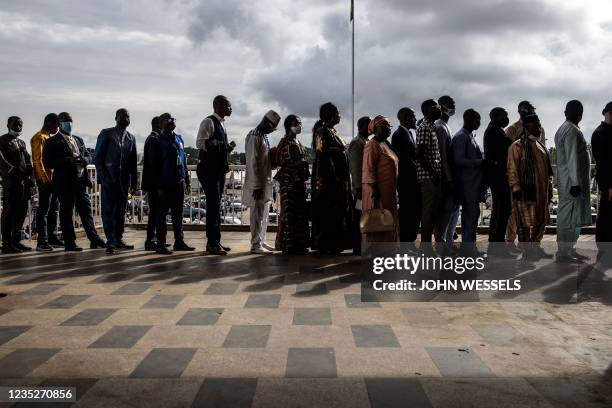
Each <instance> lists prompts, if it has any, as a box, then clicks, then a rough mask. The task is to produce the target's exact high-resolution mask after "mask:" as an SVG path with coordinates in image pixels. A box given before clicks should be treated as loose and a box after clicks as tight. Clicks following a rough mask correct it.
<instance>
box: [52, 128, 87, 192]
mask: <svg viewBox="0 0 612 408" xmlns="http://www.w3.org/2000/svg"><path fill="white" fill-rule="evenodd" d="M72 137H74V140H75V142H76V145H77V147H78V148H79V156H80V157H81V158H82V160H83V161H84V163H85V166H87V164H90V163H91V155H90V154H89V151H88V150H87V149H86V148H85V143H84V142H83V139H81V138H80V137H79V136H76V135H73V136H72ZM72 157H73V154H72V150H71V149H70V146H68V142H66V139H64V136H63V135H62V134H61V132H57V133H56V134H55V135H54V136H52V137H51V138H50V139H49V140H47V142H46V143H45V146H44V149H43V164H44V165H45V168H48V169H52V170H53V177H52V178H51V186H52V187H53V189H54V190H55V191H62V190H66V189H68V188H70V187H73V186H74V185H75V184H77V183H78V184H80V185H85V183H86V182H87V169H85V171H83V173H82V174H80V175H79V174H78V169H77V166H76V165H75V164H74V162H72V161H71V160H70V159H71V158H72Z"/></svg>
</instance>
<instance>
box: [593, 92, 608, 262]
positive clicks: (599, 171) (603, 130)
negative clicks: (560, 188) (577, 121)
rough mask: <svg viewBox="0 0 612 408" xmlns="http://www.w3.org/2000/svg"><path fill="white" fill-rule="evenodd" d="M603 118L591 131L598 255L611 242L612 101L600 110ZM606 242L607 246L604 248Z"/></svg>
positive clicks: (601, 253)
mask: <svg viewBox="0 0 612 408" xmlns="http://www.w3.org/2000/svg"><path fill="white" fill-rule="evenodd" d="M602 115H604V120H603V122H601V124H600V125H599V126H598V127H597V129H595V131H594V132H593V136H592V137H591V147H592V149H593V158H594V159H595V180H597V186H598V187H599V205H598V211H597V228H596V230H595V241H596V242H597V245H598V247H599V255H598V257H600V256H601V255H603V251H604V249H608V250H609V249H610V247H609V245H610V243H611V242H612V160H610V152H612V102H608V104H607V105H606V107H605V108H604V109H603V111H602ZM605 243H607V245H608V248H604V245H606V244H605Z"/></svg>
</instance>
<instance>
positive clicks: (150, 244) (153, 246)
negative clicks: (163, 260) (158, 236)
mask: <svg viewBox="0 0 612 408" xmlns="http://www.w3.org/2000/svg"><path fill="white" fill-rule="evenodd" d="M144 249H145V251H157V242H154V241H145V244H144Z"/></svg>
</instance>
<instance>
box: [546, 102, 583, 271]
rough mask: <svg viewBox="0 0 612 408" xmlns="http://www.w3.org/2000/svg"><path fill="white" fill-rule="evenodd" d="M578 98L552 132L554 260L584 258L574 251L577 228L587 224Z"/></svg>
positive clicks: (578, 230)
mask: <svg viewBox="0 0 612 408" xmlns="http://www.w3.org/2000/svg"><path fill="white" fill-rule="evenodd" d="M582 114H583V107H582V103H580V101H576V100H574V101H570V102H568V103H567V106H566V108H565V117H566V121H565V122H564V123H563V125H561V127H560V128H559V130H558V131H557V134H556V135H555V146H556V147H557V190H558V191H559V209H558V212H557V245H558V251H557V256H556V261H557V262H563V263H568V262H569V263H580V262H581V261H582V260H584V259H586V257H584V256H582V255H579V254H577V253H576V249H575V245H576V241H578V237H579V236H580V228H581V227H583V226H585V225H590V224H591V191H590V186H591V177H590V176H591V175H590V172H591V160H590V157H589V152H588V150H587V143H586V140H585V139H584V135H583V134H582V131H581V130H580V128H579V127H578V124H579V123H580V121H581V120H582Z"/></svg>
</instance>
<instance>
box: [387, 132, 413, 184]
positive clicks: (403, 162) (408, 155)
mask: <svg viewBox="0 0 612 408" xmlns="http://www.w3.org/2000/svg"><path fill="white" fill-rule="evenodd" d="M415 143H416V139H415V141H414V142H413V141H412V137H411V135H410V133H409V132H408V131H407V130H406V129H405V128H404V127H402V126H400V127H399V128H397V130H396V131H395V132H394V133H393V136H391V146H392V147H393V151H394V152H395V154H396V155H397V157H398V159H399V177H398V181H397V190H398V192H399V191H406V192H409V191H411V190H413V189H415V188H418V187H419V183H418V180H417V170H416V160H417V159H416V144H415Z"/></svg>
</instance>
